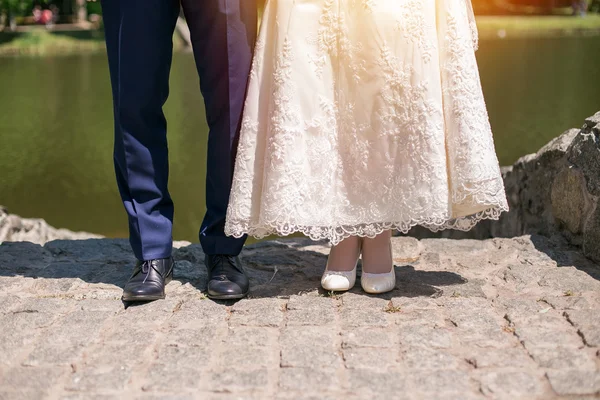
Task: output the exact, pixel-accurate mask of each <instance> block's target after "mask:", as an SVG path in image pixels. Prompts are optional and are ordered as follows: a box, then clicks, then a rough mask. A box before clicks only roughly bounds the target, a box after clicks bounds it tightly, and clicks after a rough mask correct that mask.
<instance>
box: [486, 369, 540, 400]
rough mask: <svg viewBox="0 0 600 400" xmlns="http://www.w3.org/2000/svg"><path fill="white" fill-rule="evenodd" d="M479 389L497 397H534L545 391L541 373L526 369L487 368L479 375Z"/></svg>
mask: <svg viewBox="0 0 600 400" xmlns="http://www.w3.org/2000/svg"><path fill="white" fill-rule="evenodd" d="M479 381H480V382H481V391H482V392H483V394H485V395H486V396H490V397H491V398H499V399H514V398H520V399H536V398H541V397H540V396H541V395H543V394H544V392H545V385H546V382H545V379H544V376H543V374H540V373H538V374H532V373H530V372H528V371H502V370H500V371H496V370H487V371H485V372H483V373H482V374H481V375H480V376H479Z"/></svg>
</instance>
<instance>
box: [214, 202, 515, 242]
mask: <svg viewBox="0 0 600 400" xmlns="http://www.w3.org/2000/svg"><path fill="white" fill-rule="evenodd" d="M505 211H508V206H507V205H506V203H498V204H495V205H491V206H490V207H489V208H486V209H485V210H482V211H479V212H477V213H476V214H472V215H468V216H464V217H458V218H452V219H432V218H421V219H412V220H408V221H395V222H377V223H365V224H359V225H353V226H349V225H340V226H303V225H294V224H290V223H289V222H277V223H273V224H262V225H257V226H254V225H253V226H250V224H248V223H247V222H246V221H242V222H233V221H230V222H228V223H227V224H226V226H225V234H226V235H227V236H233V237H236V238H240V237H242V236H244V235H249V236H253V237H255V238H256V239H263V238H265V237H267V236H269V235H278V236H288V235H291V234H294V233H302V234H304V235H305V236H308V237H309V238H311V239H312V240H315V241H319V240H329V241H330V242H331V244H332V245H334V246H335V245H336V244H338V243H340V242H341V241H342V240H344V239H346V238H348V237H350V236H359V237H368V238H374V237H375V236H377V235H379V234H381V233H383V232H384V231H387V230H391V229H394V230H398V231H400V232H402V233H408V231H410V230H411V229H412V228H413V227H415V226H423V227H425V228H427V229H429V230H430V231H432V232H438V231H442V230H445V229H454V230H459V231H469V230H471V229H472V228H473V227H474V226H475V225H477V223H478V222H479V221H481V220H484V219H490V220H498V218H500V214H502V213H503V212H505Z"/></svg>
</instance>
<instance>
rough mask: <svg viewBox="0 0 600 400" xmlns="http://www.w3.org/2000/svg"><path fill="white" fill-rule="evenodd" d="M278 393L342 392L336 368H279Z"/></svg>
mask: <svg viewBox="0 0 600 400" xmlns="http://www.w3.org/2000/svg"><path fill="white" fill-rule="evenodd" d="M278 386H279V387H278V391H306V390H307V389H308V390H310V391H313V392H317V393H318V392H326V391H330V392H334V393H335V392H340V391H341V390H343V387H342V382H341V379H340V374H339V373H338V370H337V369H336V368H327V367H325V368H311V367H306V368H281V369H280V370H279V385H278Z"/></svg>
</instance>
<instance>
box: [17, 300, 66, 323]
mask: <svg viewBox="0 0 600 400" xmlns="http://www.w3.org/2000/svg"><path fill="white" fill-rule="evenodd" d="M76 309H77V302H76V301H73V300H70V299H57V298H39V297H27V298H24V299H22V302H21V305H20V306H19V307H17V308H16V309H15V310H13V313H14V314H19V313H45V314H48V315H52V316H53V317H54V318H57V317H59V316H61V315H66V314H68V313H70V312H71V311H74V310H76Z"/></svg>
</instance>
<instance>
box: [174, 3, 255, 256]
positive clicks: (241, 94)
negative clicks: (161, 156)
mask: <svg viewBox="0 0 600 400" xmlns="http://www.w3.org/2000/svg"><path fill="white" fill-rule="evenodd" d="M182 5H183V10H184V12H185V16H186V19H187V22H188V25H189V27H190V31H191V35H192V42H193V46H194V56H195V59H196V65H197V68H198V74H199V76H200V87H201V90H202V94H203V96H204V102H205V104H206V116H207V120H208V126H209V128H210V133H209V138H208V166H207V176H206V208H207V212H206V215H205V217H204V221H203V223H202V227H201V230H200V243H201V244H202V248H203V250H204V252H205V253H206V254H209V255H214V254H224V255H237V254H239V253H240V251H241V250H242V246H243V245H244V241H245V238H242V239H235V238H231V237H226V236H225V234H224V231H223V230H224V226H225V216H226V212H227V204H228V202H229V192H230V190H231V180H232V178H233V166H234V160H235V154H236V150H237V142H238V135H239V131H240V124H241V119H242V108H243V104H244V98H245V94H246V86H247V82H248V75H249V73H250V66H251V63H252V51H253V47H254V41H255V39H256V23H257V21H256V2H255V1H252V0H203V1H197V0H182Z"/></svg>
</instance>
